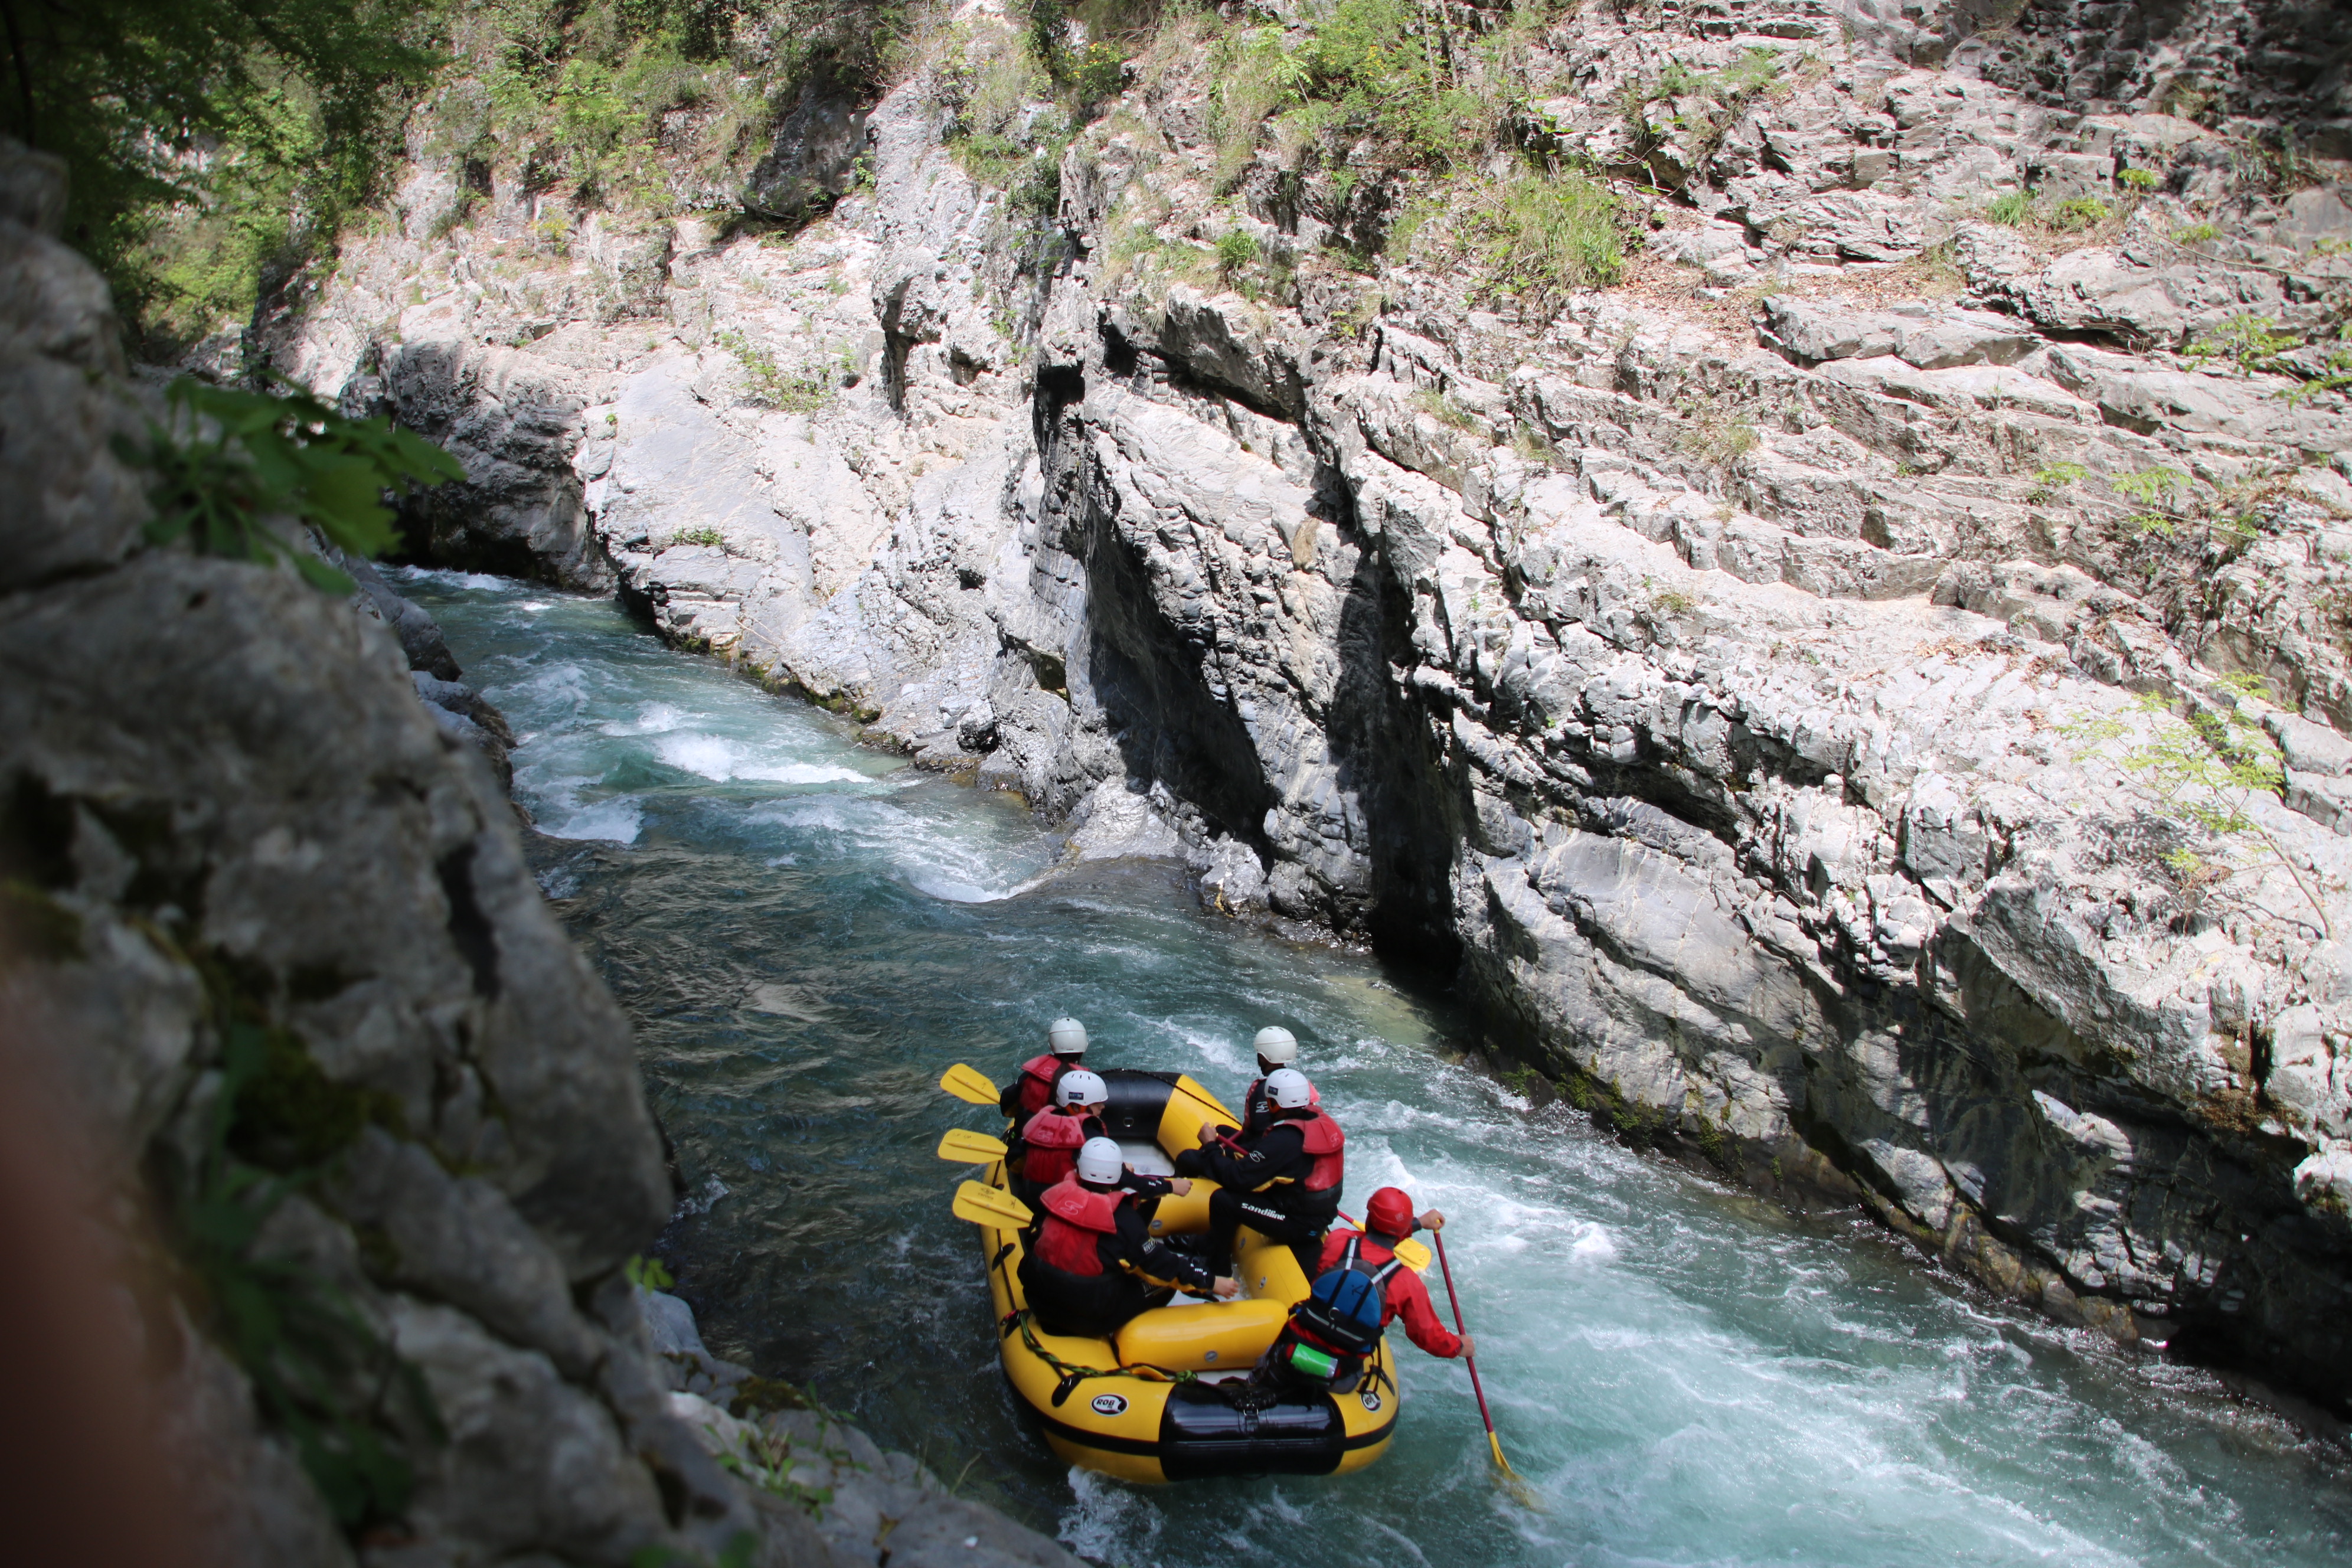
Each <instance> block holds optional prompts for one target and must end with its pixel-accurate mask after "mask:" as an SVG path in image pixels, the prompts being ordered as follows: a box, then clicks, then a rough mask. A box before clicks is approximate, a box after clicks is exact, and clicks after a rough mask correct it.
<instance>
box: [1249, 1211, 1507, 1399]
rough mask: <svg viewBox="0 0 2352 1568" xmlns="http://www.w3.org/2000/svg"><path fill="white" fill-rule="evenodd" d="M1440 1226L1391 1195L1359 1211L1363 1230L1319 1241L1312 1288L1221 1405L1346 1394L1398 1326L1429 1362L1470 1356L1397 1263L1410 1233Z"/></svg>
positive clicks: (1437, 1217)
mask: <svg viewBox="0 0 2352 1568" xmlns="http://www.w3.org/2000/svg"><path fill="white" fill-rule="evenodd" d="M1444 1225H1445V1216H1444V1215H1442V1214H1439V1213H1438V1212H1437V1211H1436V1210H1435V1209H1432V1210H1430V1211H1429V1212H1428V1213H1427V1214H1425V1215H1420V1216H1418V1218H1416V1217H1415V1215H1413V1212H1412V1199H1411V1198H1409V1197H1407V1196H1405V1195H1404V1194H1403V1193H1402V1192H1400V1191H1398V1190H1397V1189H1396V1188H1394V1187H1382V1188H1381V1190H1380V1191H1379V1192H1377V1193H1374V1194H1372V1200H1371V1202H1370V1203H1369V1204H1366V1205H1364V1228H1363V1229H1362V1230H1360V1231H1356V1230H1334V1231H1333V1232H1331V1234H1330V1235H1328V1236H1327V1237H1324V1238H1323V1252H1322V1257H1321V1259H1320V1262H1319V1266H1318V1270H1317V1272H1316V1276H1315V1283H1314V1285H1313V1287H1312V1288H1310V1289H1308V1291H1307V1295H1306V1298H1305V1299H1304V1300H1300V1301H1299V1302H1298V1303H1297V1305H1296V1306H1294V1307H1292V1308H1291V1310H1290V1321H1288V1322H1287V1323H1286V1324H1284V1325H1283V1330H1282V1332H1281V1333H1280V1334H1278V1335H1276V1338H1275V1342H1274V1344H1273V1345H1272V1347H1270V1348H1269V1349H1268V1350H1267V1351H1266V1352H1265V1356H1264V1358H1263V1359H1261V1360H1260V1361H1259V1362H1258V1363H1257V1366H1256V1367H1255V1369H1254V1370H1253V1371H1252V1372H1251V1373H1250V1375H1249V1378H1248V1381H1247V1382H1246V1383H1244V1384H1234V1385H1230V1386H1225V1387H1223V1394H1224V1395H1225V1397H1226V1398H1227V1399H1228V1400H1230V1401H1231V1402H1232V1403H1233V1404H1234V1405H1235V1406H1237V1407H1239V1408H1241V1409H1244V1410H1248V1409H1263V1408H1264V1407H1265V1406H1266V1405H1270V1404H1273V1403H1274V1402H1275V1401H1276V1400H1279V1399H1281V1398H1283V1397H1285V1396H1286V1395H1287V1394H1290V1393H1291V1392H1292V1391H1294V1390H1297V1389H1310V1390H1321V1391H1326V1392H1328V1393H1332V1394H1352V1393H1354V1392H1355V1391H1356V1390H1357V1388H1358V1387H1360V1385H1361V1384H1362V1382H1363V1379H1364V1377H1365V1376H1366V1374H1367V1373H1368V1372H1369V1371H1370V1367H1371V1358H1372V1356H1373V1354H1374V1353H1375V1352H1377V1351H1378V1349H1379V1347H1380V1342H1381V1333H1382V1332H1383V1331H1385V1330H1386V1329H1387V1328H1388V1326H1389V1325H1390V1324H1391V1323H1392V1322H1395V1321H1397V1319H1399V1318H1402V1319H1403V1320H1404V1331H1405V1332H1406V1333H1407V1334H1408V1335H1410V1336H1411V1337H1412V1342H1413V1343H1415V1344H1417V1345H1419V1346H1420V1347H1421V1348H1422V1349H1423V1350H1425V1351H1427V1352H1429V1353H1430V1354H1432V1355H1433V1356H1444V1357H1449V1358H1450V1357H1454V1356H1466V1355H1469V1354H1471V1353H1472V1352H1473V1349H1474V1346H1473V1345H1472V1342H1471V1340H1470V1336H1469V1335H1467V1334H1462V1335H1458V1336H1457V1335H1455V1334H1454V1333H1452V1332H1450V1331H1448V1330H1447V1329H1446V1327H1445V1325H1444V1323H1441V1322H1439V1321H1437V1309H1436V1308H1435V1307H1434V1306H1433V1305H1432V1304H1431V1302H1430V1300H1429V1287H1428V1286H1426V1285H1424V1284H1423V1283H1422V1281H1421V1276H1420V1275H1418V1274H1415V1273H1414V1272H1413V1271H1412V1269H1410V1268H1406V1267H1405V1265H1404V1262H1403V1260H1402V1259H1401V1258H1398V1257H1397V1255H1396V1247H1397V1244H1398V1243H1399V1242H1401V1241H1402V1240H1403V1239H1404V1238H1405V1237H1408V1236H1410V1235H1412V1233H1413V1231H1414V1230H1416V1229H1418V1228H1422V1227H1424V1226H1425V1227H1427V1228H1428V1229H1431V1230H1439V1229H1442V1228H1444Z"/></svg>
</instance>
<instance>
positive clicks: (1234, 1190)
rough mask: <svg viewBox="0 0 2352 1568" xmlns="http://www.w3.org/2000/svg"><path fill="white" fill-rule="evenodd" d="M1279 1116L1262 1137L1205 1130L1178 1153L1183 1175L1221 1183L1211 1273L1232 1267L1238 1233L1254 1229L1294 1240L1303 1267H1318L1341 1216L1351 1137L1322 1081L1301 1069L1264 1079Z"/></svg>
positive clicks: (1214, 1204) (1212, 1202)
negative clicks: (1325, 1097)
mask: <svg viewBox="0 0 2352 1568" xmlns="http://www.w3.org/2000/svg"><path fill="white" fill-rule="evenodd" d="M1265 1094H1266V1098H1267V1099H1268V1100H1270V1101H1272V1114H1273V1121H1272V1122H1271V1124H1270V1125H1268V1126H1267V1128H1266V1129H1265V1131H1263V1132H1260V1133H1258V1134H1257V1135H1255V1137H1252V1136H1248V1135H1240V1136H1236V1135H1234V1134H1231V1133H1228V1132H1225V1131H1223V1130H1222V1129H1219V1128H1215V1127H1202V1129H1201V1147H1200V1148H1198V1149H1187V1150H1185V1151H1184V1152H1182V1153H1181V1154H1179V1155H1178V1156H1177V1157H1176V1173H1177V1174H1179V1175H1181V1176H1204V1177H1206V1178H1208V1179H1209V1180H1210V1181H1213V1182H1214V1183H1216V1184H1217V1190H1216V1192H1215V1193H1214V1194H1211V1196H1210V1198H1209V1241H1208V1260H1209V1270H1210V1272H1211V1273H1213V1274H1223V1273H1225V1272H1226V1271H1228V1270H1229V1269H1231V1268H1232V1267H1233V1261H1234V1232H1235V1231H1237V1230H1239V1229H1240V1228H1241V1227H1242V1226H1244V1225H1247V1226H1250V1227H1251V1228H1253V1229H1255V1230H1256V1231H1257V1232H1258V1233H1259V1234H1260V1235H1262V1236H1264V1237H1266V1239H1268V1240H1269V1241H1280V1242H1287V1243H1288V1244H1289V1245H1290V1247H1291V1249H1292V1250H1293V1251H1294V1252H1296V1253H1297V1255H1298V1266H1299V1267H1300V1268H1304V1269H1307V1271H1308V1272H1309V1273H1312V1272H1313V1266H1314V1263H1315V1259H1316V1258H1317V1256H1318V1248H1319V1247H1320V1246H1321V1243H1322V1240H1323V1233H1324V1232H1325V1231H1327V1230H1328V1229H1329V1228H1330V1227H1331V1222H1332V1221H1333V1220H1335V1219H1337V1218H1338V1217H1339V1187H1340V1183H1341V1182H1342V1180H1343V1179H1344V1178H1345V1176H1346V1173H1347V1155H1346V1152H1345V1151H1346V1149H1347V1144H1348V1139H1347V1134H1345V1133H1343V1132H1341V1131H1339V1123H1338V1122H1336V1121H1332V1120H1331V1118H1330V1117H1328V1116H1327V1115H1325V1114H1324V1112H1323V1110H1322V1108H1321V1107H1320V1106H1318V1104H1317V1103H1316V1099H1317V1096H1316V1093H1315V1086H1314V1085H1313V1084H1311V1083H1309V1082H1307V1075H1306V1074H1305V1073H1303V1072H1300V1071H1299V1070H1298V1069H1297V1068H1276V1069H1275V1070H1274V1071H1273V1072H1270V1073H1268V1074H1266V1076H1265Z"/></svg>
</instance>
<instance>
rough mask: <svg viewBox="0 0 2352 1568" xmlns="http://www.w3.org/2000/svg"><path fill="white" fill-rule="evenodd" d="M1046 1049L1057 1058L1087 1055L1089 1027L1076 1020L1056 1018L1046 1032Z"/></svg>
mask: <svg viewBox="0 0 2352 1568" xmlns="http://www.w3.org/2000/svg"><path fill="white" fill-rule="evenodd" d="M1045 1048H1046V1049H1047V1050H1050V1051H1052V1052H1053V1053H1054V1054H1055V1056H1057V1057H1082V1056H1085V1055H1086V1054H1087V1026H1085V1025H1084V1024H1081V1023H1079V1022H1078V1021H1077V1020H1076V1018H1056V1019H1055V1020H1054V1026H1053V1027H1052V1028H1050V1029H1047V1030H1046V1031H1045Z"/></svg>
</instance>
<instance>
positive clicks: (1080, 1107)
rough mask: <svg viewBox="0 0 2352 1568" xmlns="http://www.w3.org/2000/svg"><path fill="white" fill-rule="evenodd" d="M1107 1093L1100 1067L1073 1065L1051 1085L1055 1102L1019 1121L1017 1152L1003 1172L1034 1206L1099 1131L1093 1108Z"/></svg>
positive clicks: (1020, 1195) (1017, 1193) (1015, 1192)
mask: <svg viewBox="0 0 2352 1568" xmlns="http://www.w3.org/2000/svg"><path fill="white" fill-rule="evenodd" d="M1109 1098H1110V1086H1109V1085H1108V1084H1107V1083H1105V1082H1103V1079H1102V1075H1101V1074H1100V1073H1092V1072H1088V1071H1087V1069H1086V1068H1073V1069H1072V1070H1070V1071H1068V1072H1065V1073H1064V1074H1062V1076H1061V1078H1060V1079H1059V1080H1058V1081H1056V1082H1055V1085H1054V1103H1053V1104H1051V1105H1049V1106H1047V1107H1046V1108H1045V1110H1040V1111H1038V1112H1037V1113H1036V1114H1035V1115H1034V1116H1032V1117H1030V1118H1029V1119H1028V1120H1027V1121H1024V1122H1023V1123H1022V1124H1021V1141H1020V1143H1019V1145H1018V1146H1017V1148H1016V1149H1015V1150H1014V1154H1015V1156H1016V1157H1015V1158H1014V1159H1013V1160H1012V1161H1011V1162H1009V1163H1010V1166H1011V1169H1010V1170H1009V1171H1008V1172H1007V1174H1008V1175H1009V1176H1010V1177H1011V1178H1012V1182H1011V1185H1012V1189H1013V1196H1014V1197H1016V1198H1019V1199H1020V1200H1021V1201H1022V1202H1023V1203H1024V1204H1027V1205H1029V1206H1030V1207H1031V1208H1033V1209H1034V1208H1035V1207H1036V1206H1037V1199H1038V1196H1039V1194H1043V1193H1044V1192H1045V1189H1046V1188H1047V1187H1050V1186H1052V1185H1053V1184H1055V1183H1056V1182H1058V1181H1060V1180H1061V1179H1062V1178H1063V1177H1064V1176H1066V1175H1068V1174H1069V1173H1070V1171H1071V1168H1072V1167H1073V1166H1075V1165H1076V1163H1078V1149H1079V1147H1080V1146H1081V1145H1082V1144H1084V1143H1085V1142H1086V1141H1087V1139H1089V1138H1100V1137H1102V1136H1103V1124H1102V1122H1101V1121H1100V1119H1098V1118H1097V1116H1096V1115H1095V1110H1096V1109H1097V1107H1099V1106H1100V1105H1101V1104H1102V1103H1103V1102H1104V1101H1105V1100H1108V1099H1109Z"/></svg>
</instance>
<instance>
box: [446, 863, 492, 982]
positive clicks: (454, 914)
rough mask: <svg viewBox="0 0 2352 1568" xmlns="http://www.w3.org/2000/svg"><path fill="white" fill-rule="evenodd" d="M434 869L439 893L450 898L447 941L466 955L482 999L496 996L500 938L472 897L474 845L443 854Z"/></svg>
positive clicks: (477, 902)
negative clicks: (439, 886) (439, 881)
mask: <svg viewBox="0 0 2352 1568" xmlns="http://www.w3.org/2000/svg"><path fill="white" fill-rule="evenodd" d="M434 872H435V874H436V876H438V877H439V878H440V879H441V894H442V896H443V897H444V898H446V899H447V900H449V940H450V941H451V942H455V943H456V944H457V951H458V952H460V953H462V954H463V955H464V956H465V959H466V963H467V967H469V968H470V969H471V970H472V971H473V973H474V989H475V991H476V992H477V993H478V994H480V995H481V996H482V997H483V999H484V1000H486V1001H491V1002H495V1001H497V1000H498V998H499V941H498V932H497V931H494V930H493V929H491V926H490V922H489V919H488V916H486V915H485V914H483V913H482V906H481V904H480V902H479V901H478V900H477V899H476V898H475V896H474V846H473V845H472V844H471V843H467V844H462V845H460V846H458V847H457V848H455V849H453V850H451V851H450V852H449V853H448V854H446V855H444V856H443V857H442V858H441V859H440V861H439V862H438V864H436V866H435V867H434Z"/></svg>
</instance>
